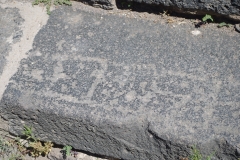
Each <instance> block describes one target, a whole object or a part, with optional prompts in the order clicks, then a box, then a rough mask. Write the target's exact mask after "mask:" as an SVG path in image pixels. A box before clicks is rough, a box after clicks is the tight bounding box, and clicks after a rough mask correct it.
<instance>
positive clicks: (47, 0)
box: [32, 0, 72, 15]
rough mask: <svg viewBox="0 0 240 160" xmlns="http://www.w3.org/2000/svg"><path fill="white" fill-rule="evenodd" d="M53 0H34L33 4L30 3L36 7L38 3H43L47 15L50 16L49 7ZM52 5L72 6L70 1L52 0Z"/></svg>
mask: <svg viewBox="0 0 240 160" xmlns="http://www.w3.org/2000/svg"><path fill="white" fill-rule="evenodd" d="M52 2H53V0H34V2H33V3H32V4H33V5H38V4H40V3H43V4H44V5H45V6H46V8H47V14H48V15H50V14H51V12H50V7H51V5H52ZM53 4H54V5H63V4H65V5H69V6H70V5H72V3H71V2H70V0H54V2H53Z"/></svg>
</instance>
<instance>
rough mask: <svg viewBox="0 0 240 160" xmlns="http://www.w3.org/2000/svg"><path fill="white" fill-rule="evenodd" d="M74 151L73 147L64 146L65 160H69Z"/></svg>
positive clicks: (62, 151)
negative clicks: (68, 157)
mask: <svg viewBox="0 0 240 160" xmlns="http://www.w3.org/2000/svg"><path fill="white" fill-rule="evenodd" d="M71 150H72V146H68V145H66V146H64V147H63V149H62V150H61V153H62V155H63V159H67V156H70V153H71Z"/></svg>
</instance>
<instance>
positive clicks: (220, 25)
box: [218, 22, 229, 28]
mask: <svg viewBox="0 0 240 160" xmlns="http://www.w3.org/2000/svg"><path fill="white" fill-rule="evenodd" d="M224 26H225V27H229V24H227V23H225V22H222V23H220V24H219V25H218V28H221V27H224Z"/></svg>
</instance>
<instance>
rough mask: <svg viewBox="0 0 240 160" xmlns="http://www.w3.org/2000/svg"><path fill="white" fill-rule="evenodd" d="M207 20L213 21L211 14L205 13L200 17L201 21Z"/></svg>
mask: <svg viewBox="0 0 240 160" xmlns="http://www.w3.org/2000/svg"><path fill="white" fill-rule="evenodd" d="M208 20H211V21H212V22H213V18H212V16H211V15H208V14H206V15H205V16H204V17H203V18H202V21H203V22H207V21H208Z"/></svg>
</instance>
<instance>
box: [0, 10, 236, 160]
mask: <svg viewBox="0 0 240 160" xmlns="http://www.w3.org/2000/svg"><path fill="white" fill-rule="evenodd" d="M66 17H67V18H66ZM116 19H117V20H116ZM193 29H194V26H193V25H190V24H185V25H178V26H177V27H170V26H169V25H167V24H161V23H153V22H150V21H147V20H137V19H128V18H121V17H117V16H114V15H100V14H95V13H88V12H84V11H81V10H77V11H73V10H72V9H71V8H68V7H62V8H58V9H57V10H55V11H53V12H52V14H51V16H50V19H49V21H48V23H47V24H46V25H45V26H44V27H43V28H42V29H41V30H40V31H39V33H38V34H37V36H36V37H35V41H34V44H33V49H32V50H30V51H29V52H28V56H29V57H28V58H27V59H24V60H22V61H21V66H20V68H19V70H18V72H17V73H16V74H15V75H14V76H13V77H12V79H11V83H9V85H8V87H7V89H6V91H5V93H4V95H3V98H2V100H1V103H0V112H1V115H2V117H3V118H5V119H7V120H9V125H10V131H11V132H12V133H14V134H21V131H22V126H23V124H27V125H32V126H33V127H34V129H35V130H36V131H37V133H38V135H37V136H38V137H40V138H41V139H42V140H52V141H54V142H56V143H59V144H63V145H64V144H68V145H71V146H73V147H74V148H76V149H81V150H84V151H88V152H91V153H96V154H100V155H106V156H111V157H116V158H123V159H129V160H132V159H140V160H141V159H142V160H146V159H156V160H157V159H161V160H169V159H178V158H179V157H186V156H188V155H189V154H190V146H192V145H195V144H197V145H198V147H199V148H200V149H201V151H202V153H204V154H210V153H212V152H213V151H215V155H214V158H213V159H215V160H216V159H220V160H226V159H227V160H236V159H237V157H238V156H239V153H238V152H237V146H238V147H239V144H240V135H239V132H240V127H239V119H240V107H239V101H240V97H239V95H240V93H239V92H240V83H239V82H240V66H239V64H240V62H239V61H240V53H239V51H240V45H239V39H240V35H239V34H238V33H236V32H227V31H226V32H224V31H222V30H221V31H220V30H216V29H215V30H214V29H211V28H207V27H206V28H200V31H201V34H200V35H198V36H194V35H192V34H191V31H192V30H193Z"/></svg>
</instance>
